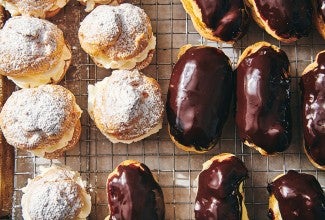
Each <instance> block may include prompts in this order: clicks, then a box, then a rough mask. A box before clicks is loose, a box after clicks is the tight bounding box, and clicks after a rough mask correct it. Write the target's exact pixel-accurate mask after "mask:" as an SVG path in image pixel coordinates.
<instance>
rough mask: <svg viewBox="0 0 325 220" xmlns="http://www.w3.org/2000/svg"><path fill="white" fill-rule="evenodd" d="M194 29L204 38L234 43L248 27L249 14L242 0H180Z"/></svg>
mask: <svg viewBox="0 0 325 220" xmlns="http://www.w3.org/2000/svg"><path fill="white" fill-rule="evenodd" d="M181 2H182V4H183V7H184V9H185V10H186V12H187V13H188V14H189V15H190V16H191V20H192V22H193V25H194V27H195V29H196V30H197V31H198V32H199V34H200V35H201V36H203V37H205V38H206V39H209V40H212V41H222V42H227V43H234V42H235V41H237V40H239V39H240V38H242V37H243V36H244V35H245V34H246V32H247V29H248V24H249V15H248V13H247V11H246V8H245V4H244V2H243V0H232V1H224V0H181Z"/></svg>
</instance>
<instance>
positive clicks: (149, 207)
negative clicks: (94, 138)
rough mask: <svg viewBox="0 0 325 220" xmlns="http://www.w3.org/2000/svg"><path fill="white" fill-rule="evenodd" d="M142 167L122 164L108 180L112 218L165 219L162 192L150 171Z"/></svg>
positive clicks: (144, 166)
mask: <svg viewBox="0 0 325 220" xmlns="http://www.w3.org/2000/svg"><path fill="white" fill-rule="evenodd" d="M140 166H141V167H138V166H136V164H134V163H132V164H130V165H128V166H125V165H119V166H118V167H117V172H118V174H116V175H114V176H113V177H111V178H110V179H108V180H107V194H108V205H109V210H110V218H109V219H121V220H122V219H123V220H124V219H125V220H133V219H139V220H146V219H153V220H154V219H165V205H164V197H163V193H162V190H161V188H160V186H159V184H158V183H157V182H156V181H155V180H154V178H153V176H152V173H151V172H150V170H149V168H148V167H147V166H146V165H144V164H142V163H141V164H140Z"/></svg>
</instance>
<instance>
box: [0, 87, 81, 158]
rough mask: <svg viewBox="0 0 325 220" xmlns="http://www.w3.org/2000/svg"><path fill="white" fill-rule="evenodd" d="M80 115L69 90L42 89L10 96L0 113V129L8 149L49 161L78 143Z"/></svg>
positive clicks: (20, 91) (27, 90)
mask: <svg viewBox="0 0 325 220" xmlns="http://www.w3.org/2000/svg"><path fill="white" fill-rule="evenodd" d="M81 113H82V111H81V109H80V107H79V106H78V105H77V103H76V100H75V97H74V95H73V94H72V93H71V92H70V91H69V90H67V89H65V88H64V87H62V86H59V85H44V86H39V87H37V88H30V89H22V90H18V91H16V92H14V93H12V95H11V96H10V97H9V98H8V100H7V101H6V103H5V104H4V106H3V108H2V111H1V113H0V127H1V130H2V132H3V135H4V137H5V138H6V140H7V142H8V143H9V144H10V145H12V146H14V147H16V148H19V149H22V150H27V151H30V152H32V153H33V154H34V155H36V156H39V157H45V158H49V159H52V158H57V157H60V156H62V155H63V153H64V152H65V151H66V150H68V149H70V148H72V147H73V146H75V144H76V143H77V142H78V140H79V137H80V132H81V124H80V117H81Z"/></svg>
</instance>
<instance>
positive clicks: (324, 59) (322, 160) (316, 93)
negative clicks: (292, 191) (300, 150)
mask: <svg viewBox="0 0 325 220" xmlns="http://www.w3.org/2000/svg"><path fill="white" fill-rule="evenodd" d="M324 69H325V51H321V52H320V53H318V54H317V56H316V60H315V62H314V63H311V64H310V65H308V66H307V67H306V69H305V70H304V72H303V73H302V77H301V82H300V83H301V84H300V86H301V90H302V108H301V109H302V121H303V130H304V138H305V147H304V149H305V152H306V155H307V157H308V159H309V160H310V162H311V163H312V164H313V165H314V166H315V167H317V168H319V169H322V170H325V70H324Z"/></svg>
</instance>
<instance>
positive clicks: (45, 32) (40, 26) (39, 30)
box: [0, 16, 71, 88]
mask: <svg viewBox="0 0 325 220" xmlns="http://www.w3.org/2000/svg"><path fill="white" fill-rule="evenodd" d="M70 62H71V51H70V48H69V46H68V45H67V43H66V42H65V40H64V37H63V33H62V31H61V30H60V29H59V28H58V27H57V26H56V25H54V24H52V23H51V22H49V21H46V20H42V19H38V18H32V17H25V16H18V17H13V18H10V19H9V20H7V22H6V23H5V25H4V27H3V28H2V29H1V30H0V74H1V75H5V76H7V77H8V78H9V79H10V80H12V81H13V82H14V83H15V84H16V85H17V86H19V87H21V88H29V87H37V86H39V85H44V84H48V83H57V82H59V81H60V80H61V79H62V78H63V77H64V75H65V73H66V71H67V69H68V67H69V65H70Z"/></svg>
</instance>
